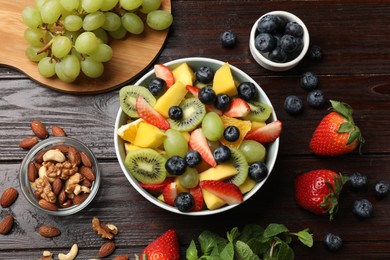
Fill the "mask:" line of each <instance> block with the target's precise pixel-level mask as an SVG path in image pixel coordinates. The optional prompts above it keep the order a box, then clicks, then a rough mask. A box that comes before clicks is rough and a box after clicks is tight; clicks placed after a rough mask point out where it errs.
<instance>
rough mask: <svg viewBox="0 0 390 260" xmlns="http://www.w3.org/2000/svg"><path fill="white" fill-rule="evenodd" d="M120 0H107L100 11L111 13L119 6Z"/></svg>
mask: <svg viewBox="0 0 390 260" xmlns="http://www.w3.org/2000/svg"><path fill="white" fill-rule="evenodd" d="M118 2H119V0H105V1H103V4H102V6H101V7H100V10H102V11H110V10H112V9H114V7H115V6H116V5H117V4H118Z"/></svg>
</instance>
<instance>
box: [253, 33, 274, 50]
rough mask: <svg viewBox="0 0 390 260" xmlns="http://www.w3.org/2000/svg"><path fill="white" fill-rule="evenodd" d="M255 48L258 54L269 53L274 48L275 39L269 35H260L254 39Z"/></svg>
mask: <svg viewBox="0 0 390 260" xmlns="http://www.w3.org/2000/svg"><path fill="white" fill-rule="evenodd" d="M255 47H256V49H257V50H258V51H260V52H270V51H272V50H273V49H274V48H275V47H276V39H275V38H274V37H273V36H272V35H271V34H269V33H260V34H258V35H257V36H256V38H255Z"/></svg>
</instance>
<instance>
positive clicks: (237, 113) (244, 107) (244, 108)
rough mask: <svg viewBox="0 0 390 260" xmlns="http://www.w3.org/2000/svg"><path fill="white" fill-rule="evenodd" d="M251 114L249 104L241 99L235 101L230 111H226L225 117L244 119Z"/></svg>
mask: <svg viewBox="0 0 390 260" xmlns="http://www.w3.org/2000/svg"><path fill="white" fill-rule="evenodd" d="M249 112H251V108H250V107H249V105H248V103H246V102H245V100H243V99H241V98H235V99H233V101H232V103H231V104H230V107H229V109H228V110H226V111H225V113H224V115H225V116H229V117H243V116H246V115H248V114H249Z"/></svg>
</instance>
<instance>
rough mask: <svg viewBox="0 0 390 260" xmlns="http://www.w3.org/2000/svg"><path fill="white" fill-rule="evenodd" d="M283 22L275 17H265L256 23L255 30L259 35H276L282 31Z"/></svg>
mask: <svg viewBox="0 0 390 260" xmlns="http://www.w3.org/2000/svg"><path fill="white" fill-rule="evenodd" d="M283 22H284V20H283V19H282V18H281V17H279V16H277V15H272V14H269V15H266V16H264V17H263V18H261V19H260V21H259V22H258V23H257V30H258V31H259V32H260V33H263V32H264V33H271V34H274V33H277V32H280V31H282V30H283V29H284V26H285V24H283Z"/></svg>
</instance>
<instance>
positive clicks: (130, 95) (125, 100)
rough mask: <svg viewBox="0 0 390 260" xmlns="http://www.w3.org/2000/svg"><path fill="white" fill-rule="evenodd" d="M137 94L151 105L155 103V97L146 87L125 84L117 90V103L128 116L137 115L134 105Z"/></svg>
mask: <svg viewBox="0 0 390 260" xmlns="http://www.w3.org/2000/svg"><path fill="white" fill-rule="evenodd" d="M138 96H142V97H143V98H144V99H145V100H146V102H148V103H149V104H150V105H151V106H154V105H155V104H156V98H155V97H154V96H153V95H152V93H150V91H149V90H148V89H147V88H145V87H142V86H134V85H129V86H125V87H123V88H121V90H120V91H119V104H120V106H121V108H122V110H123V112H125V113H126V115H128V116H129V117H132V118H138V117H139V116H138V113H137V109H136V106H135V105H136V104H135V103H136V100H137V97H138Z"/></svg>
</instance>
